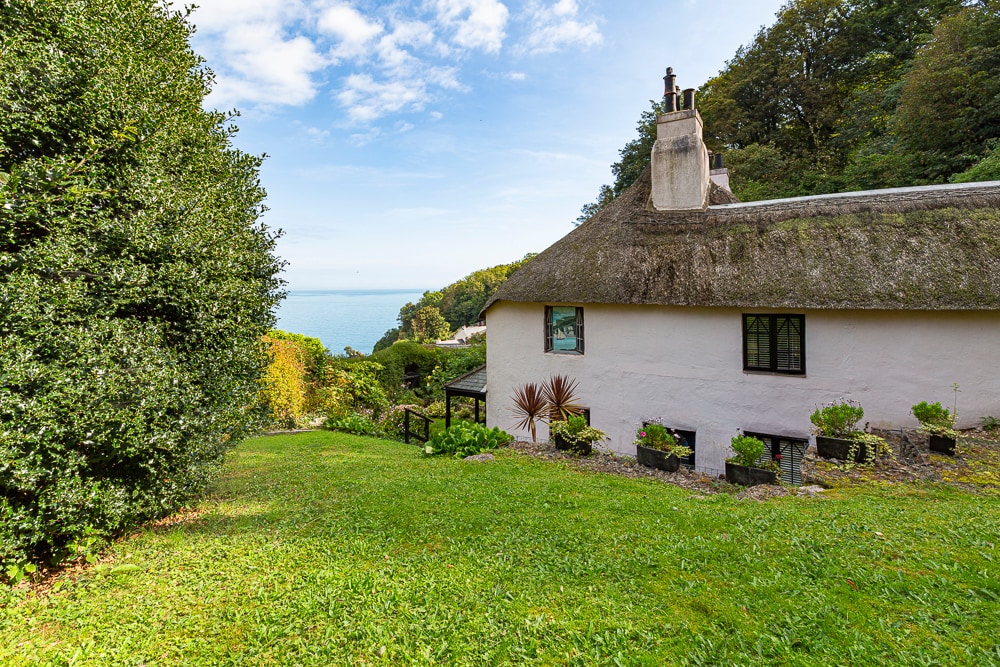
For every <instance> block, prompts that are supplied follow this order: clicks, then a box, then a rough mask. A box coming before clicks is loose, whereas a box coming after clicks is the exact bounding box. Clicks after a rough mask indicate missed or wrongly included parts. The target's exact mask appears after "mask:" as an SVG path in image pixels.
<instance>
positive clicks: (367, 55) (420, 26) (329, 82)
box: [193, 0, 601, 125]
mask: <svg viewBox="0 0 1000 667" xmlns="http://www.w3.org/2000/svg"><path fill="white" fill-rule="evenodd" d="M526 1H527V6H526V8H525V10H524V12H523V13H522V14H521V15H520V16H519V24H521V25H519V28H518V29H519V30H521V29H522V28H523V34H522V36H521V38H520V39H521V41H520V43H519V44H518V47H517V48H518V50H519V51H520V52H522V53H545V52H549V51H555V50H559V49H562V48H566V47H569V46H584V47H586V46H590V45H592V44H596V43H597V42H599V41H600V40H601V35H600V32H599V30H598V29H597V26H596V24H595V23H593V22H588V21H587V20H584V19H581V18H580V16H579V14H580V10H579V7H578V5H577V1H576V0H526ZM200 2H201V6H200V7H199V8H198V9H197V11H196V12H195V14H194V16H193V20H194V22H195V24H196V25H197V26H198V32H197V34H196V38H195V47H196V49H197V50H198V51H199V52H201V53H203V54H204V55H205V56H206V58H207V59H208V64H209V66H210V67H212V69H213V70H214V71H215V73H216V85H215V90H214V91H213V93H212V95H211V97H210V98H209V103H211V104H213V105H215V106H218V107H222V108H226V107H230V106H236V105H243V106H246V105H250V106H253V105H256V106H259V107H263V108H265V109H266V108H268V107H273V106H277V105H302V104H305V103H307V102H309V101H311V100H312V99H314V98H315V97H316V95H317V93H318V91H319V90H320V88H321V87H325V86H331V87H332V88H334V89H335V90H334V91H333V92H332V93H331V95H332V97H333V99H334V100H335V101H336V103H337V104H338V105H339V106H340V107H342V109H343V110H344V115H345V117H346V118H345V120H346V121H347V122H346V124H347V125H364V124H368V123H372V122H375V121H376V120H378V119H379V118H381V117H383V116H386V115H389V114H394V113H410V112H414V111H420V110H422V109H423V108H424V107H425V106H426V105H427V104H428V103H430V102H434V101H438V100H441V99H442V98H444V97H446V95H447V94H449V93H450V92H451V91H467V90H469V87H468V85H466V84H465V83H464V82H463V71H462V69H461V67H462V65H463V63H465V62H466V61H468V59H469V58H470V57H472V53H471V52H473V51H479V52H482V53H487V54H495V53H498V52H500V51H501V49H502V48H503V45H504V41H505V40H506V38H507V28H508V27H509V19H510V11H509V10H508V8H507V5H506V4H505V2H504V0H423V2H409V3H408V2H393V3H382V2H371V1H368V0H366V1H362V0H200ZM491 76H494V77H497V78H505V79H509V80H511V81H524V80H525V79H526V78H527V75H526V74H525V72H523V71H510V72H507V73H503V74H499V73H498V74H493V75H491ZM431 118H432V119H435V117H434V115H433V114H432V115H431ZM341 124H342V125H343V124H344V123H341Z"/></svg>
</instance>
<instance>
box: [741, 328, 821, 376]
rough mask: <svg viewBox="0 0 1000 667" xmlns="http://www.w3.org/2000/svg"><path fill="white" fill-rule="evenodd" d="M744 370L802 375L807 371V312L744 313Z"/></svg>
mask: <svg viewBox="0 0 1000 667" xmlns="http://www.w3.org/2000/svg"><path fill="white" fill-rule="evenodd" d="M743 370H745V371H770V372H772V373H790V374H794V375H803V374H804V373H805V372H806V318H805V316H804V315H744V316H743Z"/></svg>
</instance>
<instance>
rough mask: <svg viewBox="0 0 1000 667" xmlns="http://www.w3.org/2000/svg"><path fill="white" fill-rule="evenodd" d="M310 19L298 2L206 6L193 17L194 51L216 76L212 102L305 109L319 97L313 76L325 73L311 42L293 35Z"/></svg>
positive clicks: (216, 0) (226, 1)
mask: <svg viewBox="0 0 1000 667" xmlns="http://www.w3.org/2000/svg"><path fill="white" fill-rule="evenodd" d="M306 15H307V9H306V7H305V5H303V4H302V2H297V1H295V0H288V1H286V0H255V1H252V2H242V1H241V0H206V1H204V2H202V3H201V6H199V8H198V9H197V10H196V11H195V12H194V15H193V21H194V23H195V25H196V26H197V27H198V31H197V32H196V33H195V40H194V41H195V47H196V48H197V50H198V51H199V52H201V53H202V54H204V55H205V56H206V58H207V59H208V63H209V66H210V67H212V69H213V70H214V71H215V74H216V83H215V87H214V89H213V92H212V94H211V96H210V97H209V99H208V101H209V102H210V103H211V104H213V105H215V106H218V107H222V108H225V107H229V106H233V105H236V104H238V103H247V102H249V103H256V104H260V105H264V106H269V105H277V104H290V105H298V104H304V103H305V102H308V101H309V100H310V99H312V98H313V97H314V96H315V95H316V90H317V84H316V82H315V81H314V79H313V75H314V74H315V73H317V72H319V71H321V70H322V69H323V68H325V67H326V65H327V61H326V59H325V58H323V57H322V56H320V54H319V52H318V51H317V49H316V45H315V44H314V43H313V41H312V39H310V38H309V37H307V36H305V35H303V34H295V35H289V34H287V32H286V30H285V26H286V25H294V24H295V23H296V22H298V21H301V20H302V19H303V18H304V17H305V16H306Z"/></svg>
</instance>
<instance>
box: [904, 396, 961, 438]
mask: <svg viewBox="0 0 1000 667" xmlns="http://www.w3.org/2000/svg"><path fill="white" fill-rule="evenodd" d="M910 411H911V412H913V416H914V417H916V418H917V421H919V422H920V429H921V430H922V431H925V432H927V433H930V434H932V435H941V436H944V437H946V438H953V437H955V431H954V429H953V428H952V427H953V426H954V425H955V415H953V414H951V411H949V410H948V408H944V407H941V404H940V403H928V402H927V401H921V402H920V403H917V404H916V405H914V406H913V407H912V408H910Z"/></svg>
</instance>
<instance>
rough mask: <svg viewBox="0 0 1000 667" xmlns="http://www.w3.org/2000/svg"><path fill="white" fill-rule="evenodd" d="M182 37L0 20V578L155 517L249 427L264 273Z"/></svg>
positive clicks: (268, 320)
mask: <svg viewBox="0 0 1000 667" xmlns="http://www.w3.org/2000/svg"><path fill="white" fill-rule="evenodd" d="M190 34H191V26H190V25H189V23H188V22H187V19H186V14H185V13H183V12H175V11H173V10H171V9H169V6H167V5H160V4H158V3H154V2H151V1H150V0H87V1H85V2H84V1H79V0H71V1H69V2H67V1H65V0H6V1H5V2H0V267H2V268H0V369H2V370H0V462H2V463H0V564H3V565H14V566H16V565H17V564H19V563H23V562H25V561H27V560H41V559H46V560H50V561H58V560H61V559H63V558H67V557H72V556H73V555H74V547H73V545H74V544H75V543H76V541H77V540H78V539H79V538H80V536H82V535H84V534H85V533H87V532H90V531H95V532H97V533H98V534H102V535H111V534H114V533H116V532H119V531H121V530H123V529H125V528H126V527H128V526H130V525H134V524H136V523H137V522H141V521H144V520H148V519H151V518H154V517H158V516H162V515H164V514H166V513H169V512H170V511H172V510H174V509H175V508H177V507H179V506H180V505H182V504H183V503H184V502H186V501H188V500H189V499H190V498H191V497H192V495H193V494H196V493H198V492H200V491H201V490H202V489H204V488H205V486H206V484H207V482H208V480H209V479H210V477H211V475H212V474H213V472H214V471H215V470H216V469H217V468H218V466H219V464H220V463H221V460H222V458H223V456H224V453H225V451H226V450H227V449H228V448H230V447H231V446H232V445H233V444H234V443H235V442H237V441H238V440H239V439H240V438H241V437H243V436H244V435H246V434H247V433H249V432H251V430H252V429H253V428H254V427H255V424H256V423H258V415H257V412H256V411H257V409H258V408H257V407H256V406H257V405H258V395H259V392H260V387H261V385H260V381H261V378H262V375H263V372H264V369H265V368H266V364H267V354H266V351H265V347H264V345H262V344H261V337H262V336H263V335H264V334H265V333H266V332H267V331H268V330H269V329H270V328H271V326H272V325H273V322H274V317H273V314H272V312H273V309H274V307H275V306H276V304H277V302H278V300H279V299H280V297H281V296H282V293H281V282H280V280H279V279H278V278H277V277H276V276H277V273H278V271H279V270H280V268H281V262H280V261H279V260H278V259H276V258H275V256H274V247H275V237H276V234H275V233H274V232H272V231H270V230H268V229H267V228H266V227H265V226H264V225H262V224H261V223H260V222H259V217H260V215H261V213H262V212H263V210H264V207H263V205H262V201H263V197H264V191H263V190H262V189H261V186H260V183H259V179H258V168H259V165H260V159H259V158H257V157H254V156H250V155H246V154H244V153H241V152H240V151H238V150H235V149H233V148H232V146H231V136H232V134H233V132H234V131H235V129H234V128H233V127H232V125H231V117H229V116H227V115H225V114H221V113H217V112H210V111H205V110H203V109H202V100H203V99H204V97H205V95H206V94H207V92H208V91H209V86H210V83H211V73H210V72H209V71H208V70H206V69H205V67H204V65H203V63H202V61H201V59H200V58H198V57H197V56H196V55H195V54H194V53H193V52H192V51H191V49H190V47H189V44H188V40H189V37H190Z"/></svg>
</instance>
